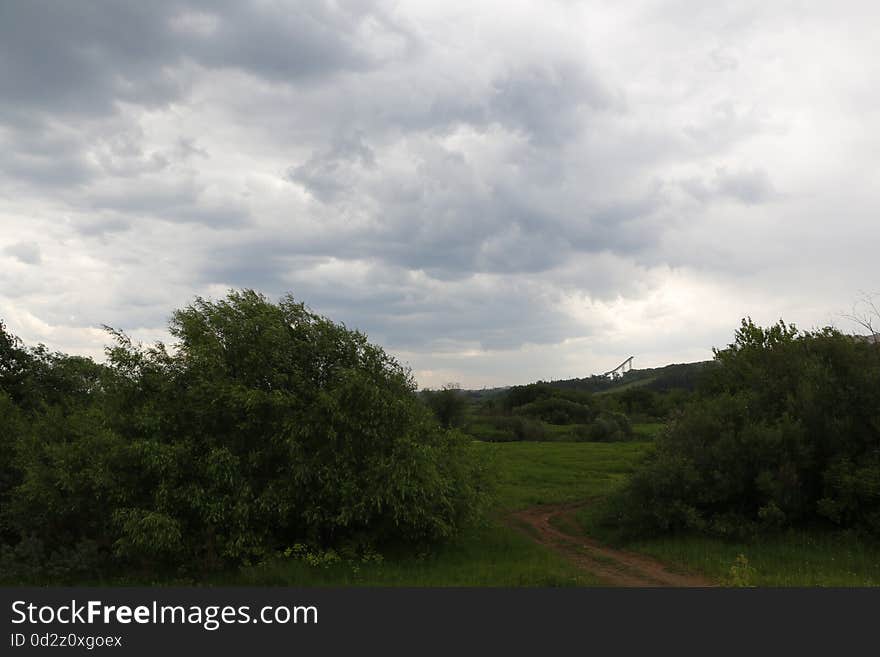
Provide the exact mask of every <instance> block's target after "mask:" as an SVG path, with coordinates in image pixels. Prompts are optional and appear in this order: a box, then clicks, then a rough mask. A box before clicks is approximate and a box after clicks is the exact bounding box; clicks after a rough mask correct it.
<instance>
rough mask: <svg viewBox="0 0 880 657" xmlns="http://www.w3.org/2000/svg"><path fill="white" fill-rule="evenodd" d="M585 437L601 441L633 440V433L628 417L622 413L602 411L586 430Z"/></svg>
mask: <svg viewBox="0 0 880 657" xmlns="http://www.w3.org/2000/svg"><path fill="white" fill-rule="evenodd" d="M586 435H587V439H588V440H592V441H595V442H601V443H613V442H620V441H623V440H633V438H634V433H633V429H632V425H631V424H630V422H629V418H627V416H626V415H624V414H623V413H607V412H602V413H600V414H599V417H597V418H596V420H595V422H593V424H592V425H590V426H589V428H588V429H587V432H586Z"/></svg>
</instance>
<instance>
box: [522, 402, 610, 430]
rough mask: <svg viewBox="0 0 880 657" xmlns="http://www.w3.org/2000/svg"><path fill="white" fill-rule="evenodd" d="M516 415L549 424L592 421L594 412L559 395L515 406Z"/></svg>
mask: <svg viewBox="0 0 880 657" xmlns="http://www.w3.org/2000/svg"><path fill="white" fill-rule="evenodd" d="M514 412H515V413H516V414H517V415H526V416H529V417H533V418H537V419H539V420H543V421H544V422H547V423H549V424H576V423H586V422H590V421H592V419H593V418H594V417H596V412H595V410H593V408H592V407H590V406H586V405H584V404H579V403H577V402H573V401H569V400H568V399H563V398H561V397H546V398H544V399H539V400H537V401H533V402H529V403H528V404H523V405H522V406H519V407H517V408H516V409H515V410H514Z"/></svg>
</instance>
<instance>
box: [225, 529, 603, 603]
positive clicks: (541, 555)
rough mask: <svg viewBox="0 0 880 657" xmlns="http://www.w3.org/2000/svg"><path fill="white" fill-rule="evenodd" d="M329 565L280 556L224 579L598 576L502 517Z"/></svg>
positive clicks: (422, 581)
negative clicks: (418, 544)
mask: <svg viewBox="0 0 880 657" xmlns="http://www.w3.org/2000/svg"><path fill="white" fill-rule="evenodd" d="M383 556H384V558H383V560H382V562H381V563H375V562H369V563H362V562H357V561H343V562H339V563H335V564H332V565H329V566H327V567H321V566H310V565H307V564H306V563H304V562H302V561H296V560H292V559H283V558H279V559H276V560H274V561H272V562H269V563H267V564H263V565H261V566H258V567H252V568H246V569H243V570H242V571H241V572H240V573H238V574H237V575H236V576H235V577H234V578H233V579H232V580H229V579H225V581H223V582H222V583H224V584H233V585H248V586H516V587H518V586H541V587H548V586H549V587H559V586H589V585H595V584H596V583H597V580H596V579H595V578H594V577H592V576H590V575H589V574H588V573H584V572H583V571H580V570H578V569H577V568H575V567H574V566H573V565H572V564H570V563H569V562H567V561H566V560H565V559H563V558H562V557H560V556H559V555H557V554H556V553H554V552H550V551H549V550H546V549H544V548H542V547H541V546H540V545H538V544H537V543H535V542H534V541H532V539H531V538H529V537H528V536H526V535H525V534H524V533H523V532H521V531H518V530H517V529H514V528H512V527H509V526H507V525H505V524H503V523H501V522H499V521H497V520H495V521H492V522H490V523H489V524H488V525H487V526H485V527H480V528H476V529H473V530H470V531H468V532H465V533H464V534H463V535H461V536H460V537H459V538H457V539H456V540H454V541H451V542H448V543H445V544H441V545H439V546H434V547H432V548H431V550H430V551H425V552H422V553H417V554H411V553H410V554H406V553H400V554H394V553H391V554H386V555H383Z"/></svg>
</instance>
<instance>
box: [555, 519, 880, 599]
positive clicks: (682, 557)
mask: <svg viewBox="0 0 880 657" xmlns="http://www.w3.org/2000/svg"><path fill="white" fill-rule="evenodd" d="M601 514H602V510H601V503H599V504H597V505H593V506H588V507H585V508H583V509H581V510H579V511H578V512H577V514H575V516H574V518H573V522H569V524H568V526H566V527H559V529H562V530H563V531H565V532H567V533H570V534H575V535H577V534H587V535H590V536H593V537H595V538H598V539H599V540H602V541H604V542H607V543H609V544H611V545H615V546H617V547H623V548H625V549H627V550H630V551H633V552H641V553H644V554H648V555H651V556H653V557H656V558H657V559H659V560H660V561H662V562H664V563H666V564H669V565H671V566H672V567H677V568H678V569H680V570H682V571H690V572H698V573H702V574H704V575H706V576H708V577H709V578H711V579H713V580H715V581H717V582H719V583H721V584H725V585H734V584H735V585H745V586H880V544H878V543H877V542H874V541H866V540H864V539H861V538H859V537H858V536H855V535H854V534H852V533H848V532H842V531H835V530H834V529H832V528H830V527H822V528H815V529H799V530H789V531H785V532H780V533H778V534H775V535H769V536H762V537H761V538H760V540H755V541H727V540H722V539H719V538H712V537H708V536H700V535H673V536H662V537H652V538H644V539H639V540H629V541H621V540H620V539H619V538H618V537H617V536H616V535H615V532H614V530H613V528H608V527H603V526H602V525H601V524H600V523H599V519H600V518H601Z"/></svg>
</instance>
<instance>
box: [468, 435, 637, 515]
mask: <svg viewBox="0 0 880 657" xmlns="http://www.w3.org/2000/svg"><path fill="white" fill-rule="evenodd" d="M481 447H482V448H483V449H487V450H488V449H491V450H494V454H495V460H496V462H497V463H498V470H499V472H500V481H499V490H498V508H499V509H500V510H507V511H512V510H516V509H523V508H526V507H529V506H534V505H536V504H558V503H562V502H577V501H580V500H585V499H588V498H591V497H597V496H603V495H608V494H609V493H610V492H612V491H613V490H614V489H615V488H617V487H618V486H620V485H621V484H622V483H624V482H625V481H626V479H627V477H628V476H629V475H630V473H632V471H633V470H634V469H635V467H636V465H637V464H638V463H639V461H640V460H641V459H642V458H644V456H645V454H646V453H647V452H648V450H650V449H651V444H650V443H644V442H628V443H561V442H560V443H504V444H496V445H488V444H482V445H481Z"/></svg>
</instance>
